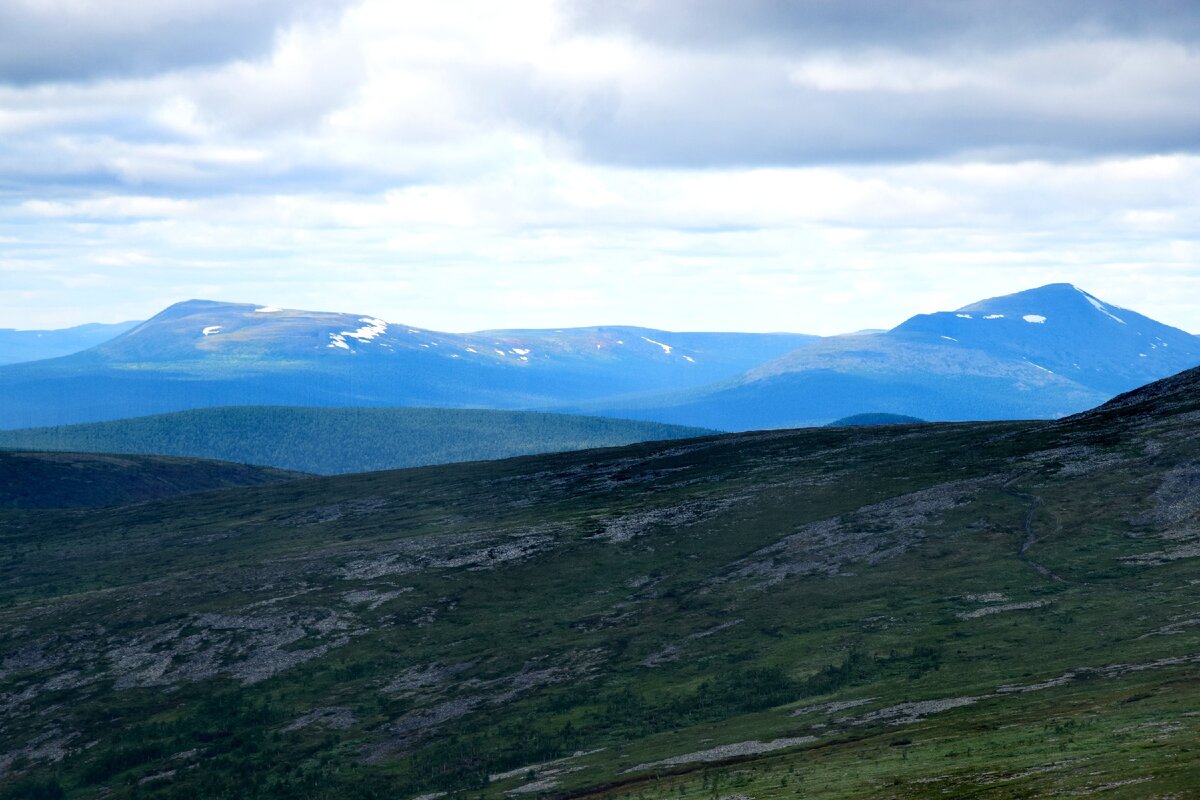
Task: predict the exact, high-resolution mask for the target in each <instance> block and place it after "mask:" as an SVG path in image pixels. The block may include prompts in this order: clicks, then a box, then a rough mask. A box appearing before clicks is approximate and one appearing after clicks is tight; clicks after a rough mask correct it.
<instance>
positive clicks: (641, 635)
mask: <svg viewBox="0 0 1200 800" xmlns="http://www.w3.org/2000/svg"><path fill="white" fill-rule="evenodd" d="M1198 421H1200V373H1198V372H1195V371H1193V372H1190V373H1187V374H1185V375H1182V376H1179V377H1178V378H1174V379H1172V380H1170V381H1166V382H1163V383H1161V384H1158V385H1155V386H1152V387H1149V388H1147V389H1146V390H1143V391H1141V392H1137V393H1135V394H1134V395H1130V396H1127V397H1125V398H1122V399H1120V400H1118V401H1116V402H1114V403H1113V404H1110V405H1109V406H1107V407H1106V408H1103V409H1100V410H1098V411H1097V412H1095V413H1093V414H1088V415H1083V416H1080V417H1077V418H1073V419H1069V420H1065V421H1061V422H991V423H970V424H967V423H952V424H928V425H914V426H882V427H868V428H817V429H809V430H801V431H775V432H763V433H753V434H736V435H728V436H718V437H709V438H704V439H696V440H684V441H678V442H665V443H655V444H640V445H631V446H628V447H624V448H619V449H614V450H602V451H582V452H576V453H565V454H556V455H551V456H531V457H524V458H518V459H511V460H507V461H497V462H487V463H472V464H459V465H449V466H440V467H429V468H422V469H415V470H404V471H397V472H380V473H371V474H367V475H350V476H340V477H335V478H319V479H310V480H305V481H296V482H291V483H285V484H281V485H278V486H264V487H251V488H246V489H236V490H230V491H225V492H215V493H209V494H204V495H192V496H186V497H181V498H175V499H171V500H164V501H158V502H153V503H148V504H143V505H138V506H130V507H125V508H120V509H112V510H107V511H103V512H90V513H88V514H77V513H69V512H62V511H11V510H10V511H3V512H0V546H2V548H3V550H2V552H3V553H4V559H3V561H0V630H4V631H6V633H5V635H4V637H2V638H0V669H2V670H3V672H2V673H0V674H2V675H3V681H4V684H3V685H4V686H5V687H6V689H5V693H4V695H3V699H4V704H3V705H2V706H0V781H3V782H5V784H4V785H5V786H6V787H11V788H10V789H9V790H8V791H9V796H25V795H28V794H29V793H30V790H31V788H38V789H39V791H41V790H44V791H60V790H61V791H62V792H64V793H66V794H67V795H69V796H71V797H106V798H110V800H112V799H115V798H133V797H137V798H172V800H174V799H175V798H179V799H182V798H196V797H238V798H249V799H250V800H254V799H255V798H272V800H275V799H276V798H318V799H320V800H333V799H334V798H336V800H355V798H376V797H408V798H411V797H416V796H419V795H426V796H432V793H438V792H448V793H450V795H449V797H450V798H454V799H455V800H457V799H458V798H472V799H473V798H478V797H480V796H482V797H485V798H489V800H501V798H508V797H513V796H523V795H529V796H535V795H538V794H540V793H544V794H547V795H550V796H556V797H557V796H589V797H596V798H600V797H610V798H611V797H614V796H616V795H618V794H619V795H622V796H624V797H630V796H634V797H645V798H647V800H666V798H675V799H676V800H678V798H684V800H700V799H701V798H712V797H714V796H716V797H718V798H722V797H726V798H727V797H738V796H744V797H753V798H759V799H760V800H765V799H766V798H785V797H795V796H802V797H807V798H828V799H829V800H832V799H833V798H837V799H838V800H842V799H844V798H876V797H881V796H885V797H894V798H913V799H914V800H915V798H927V797H974V798H1014V797H1073V796H1088V795H1092V794H1096V795H1099V796H1104V797H1117V798H1127V799H1128V798H1141V797H1163V798H1165V797H1180V798H1182V797H1191V796H1194V795H1195V787H1196V786H1197V785H1200V751H1198V750H1197V748H1196V741H1197V740H1200V717H1197V716H1196V715H1195V714H1194V713H1193V711H1194V709H1196V708H1200V677H1198V675H1200V673H1198V671H1197V667H1198V666H1200V622H1198V620H1200V589H1198V588H1197V587H1198V584H1197V573H1196V567H1197V564H1200V560H1198V559H1200V494H1198V493H1197V492H1196V491H1195V487H1196V485H1197V484H1198V482H1200V466H1198V465H1200V424H1198ZM4 791H5V790H3V789H0V796H3V792H4ZM19 792H24V793H25V795H22V794H19ZM514 793H515V794H514Z"/></svg>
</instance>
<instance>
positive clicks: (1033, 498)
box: [1003, 475, 1067, 583]
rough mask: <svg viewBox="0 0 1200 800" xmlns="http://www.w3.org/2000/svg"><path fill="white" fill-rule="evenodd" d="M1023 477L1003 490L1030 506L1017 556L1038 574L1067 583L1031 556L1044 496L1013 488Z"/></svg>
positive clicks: (1026, 511)
mask: <svg viewBox="0 0 1200 800" xmlns="http://www.w3.org/2000/svg"><path fill="white" fill-rule="evenodd" d="M1023 477H1025V476H1024V475H1018V476H1016V477H1015V478H1013V479H1012V480H1010V481H1008V482H1007V483H1005V484H1004V487H1003V492H1004V493H1005V494H1007V495H1008V496H1009V497H1015V498H1017V499H1018V500H1020V501H1022V502H1024V503H1026V504H1028V507H1027V508H1026V509H1025V519H1024V521H1023V523H1022V524H1023V527H1024V530H1025V540H1024V541H1023V542H1021V549H1020V550H1018V551H1017V558H1019V559H1021V560H1022V561H1024V562H1025V563H1026V564H1028V565H1029V566H1031V567H1033V568H1034V569H1035V570H1037V572H1038V574H1040V575H1043V576H1045V577H1047V578H1049V579H1050V580H1052V581H1057V582H1058V583H1066V582H1067V580H1066V578H1064V577H1062V576H1061V575H1059V574H1058V573H1056V572H1055V571H1054V570H1052V569H1050V568H1049V567H1047V566H1044V565H1042V564H1039V563H1038V562H1036V561H1034V560H1033V559H1032V558H1030V557H1029V548H1031V547H1033V545H1034V543H1035V542H1037V533H1036V532H1035V531H1034V527H1033V520H1034V518H1035V517H1036V516H1037V512H1038V509H1039V508H1041V505H1042V498H1040V497H1038V496H1037V495H1036V494H1029V493H1028V492H1018V491H1017V490H1016V489H1013V488H1011V487H1012V485H1013V484H1014V483H1016V482H1017V481H1018V480H1020V479H1021V478H1023Z"/></svg>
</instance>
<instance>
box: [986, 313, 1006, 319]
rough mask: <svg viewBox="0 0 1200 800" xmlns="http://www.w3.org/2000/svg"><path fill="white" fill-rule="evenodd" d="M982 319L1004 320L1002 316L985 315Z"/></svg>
mask: <svg viewBox="0 0 1200 800" xmlns="http://www.w3.org/2000/svg"><path fill="white" fill-rule="evenodd" d="M984 319H1004V315H1003V314H987V315H986V316H984Z"/></svg>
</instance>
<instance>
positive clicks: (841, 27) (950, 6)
mask: <svg viewBox="0 0 1200 800" xmlns="http://www.w3.org/2000/svg"><path fill="white" fill-rule="evenodd" d="M563 8H564V9H565V10H566V12H567V17H568V19H569V21H570V24H571V26H572V30H574V31H575V32H576V33H582V34H585V35H587V34H620V35H624V36H626V37H631V38H633V39H636V40H638V41H640V42H641V43H642V44H643V45H644V47H643V48H642V49H641V50H640V51H639V52H649V53H651V54H655V55H653V56H651V57H650V58H648V59H647V60H646V64H647V66H646V71H647V73H649V74H652V79H647V80H645V81H639V80H636V79H635V80H632V81H624V82H621V83H616V82H614V83H613V84H612V85H610V86H607V87H603V88H597V89H594V91H592V94H591V102H582V103H581V102H579V101H578V99H576V102H575V104H574V106H573V107H574V108H576V109H579V108H584V109H586V110H587V112H588V113H585V114H581V113H578V112H577V113H575V114H573V115H572V116H571V118H569V119H566V118H563V119H559V118H555V117H553V116H551V118H550V119H551V120H552V122H551V124H552V125H556V126H557V127H558V129H559V132H560V134H561V135H562V136H563V138H564V139H566V140H567V141H569V142H571V143H572V144H574V146H576V147H577V148H578V151H579V152H580V153H581V154H582V155H583V156H584V157H586V158H590V159H593V160H597V161H602V162H611V163H623V164H634V165H659V166H679V167H705V166H711V167H725V166H753V165H799V164H804V165H810V164H821V163H846V162H868V163H869V162H880V161H890V162H904V161H916V160H925V159H939V158H956V157H972V158H984V159H992V160H1007V159H1020V158H1048V159H1075V158H1090V157H1096V156H1107V155H1136V154H1144V153H1161V152H1179V151H1187V152H1196V151H1198V150H1200V103H1197V101H1196V99H1197V98H1198V97H1200V70H1198V69H1197V68H1196V64H1197V60H1196V58H1197V53H1198V52H1200V51H1198V44H1200V4H1198V3H1195V2H1187V1H1185V0H1146V1H1145V2H1138V3H1130V2H1127V0H1067V1H1065V2H1053V3H1047V2H1044V0H1011V2H1005V3H996V2H990V1H988V2H985V1H984V0H956V1H955V2H934V1H933V0H907V2H893V1H892V0H864V1H860V2H844V1H842V2H839V1H838V0H807V1H803V0H741V1H740V2H720V1H718V0H657V1H655V0H603V1H601V0H596V2H592V1H591V0H587V1H581V2H568V3H566V4H565V5H564V6H563ZM814 59H815V60H817V61H819V60H821V59H825V60H826V62H827V63H826V66H827V67H829V71H830V72H831V73H834V77H835V80H833V82H832V84H831V85H820V82H819V81H817V82H816V83H813V82H812V81H806V80H805V79H803V77H801V78H800V79H797V78H796V76H795V75H794V74H793V70H794V69H795V68H796V67H797V65H803V64H805V63H808V62H811V61H813V60H814ZM829 65H832V66H829ZM893 67H894V69H895V77H896V79H897V80H898V81H900V82H902V79H903V78H904V75H905V72H904V71H905V69H916V70H917V71H918V72H921V71H924V72H925V73H926V74H925V75H924V77H925V78H930V77H932V79H930V80H923V79H921V78H922V76H921V75H918V80H916V81H915V82H914V85H911V86H889V78H890V77H892V76H891V75H890V73H889V70H891V69H892V68H893ZM864 68H865V69H867V70H868V71H870V70H874V74H873V75H871V76H869V77H868V79H867V80H865V82H864V83H863V85H857V86H856V85H839V84H838V80H837V78H838V73H839V72H840V75H841V79H846V78H847V75H848V76H849V78H848V80H849V81H850V83H851V84H852V83H853V82H854V71H855V70H861V69H864ZM939 73H943V74H939ZM942 78H946V80H941V79H942Z"/></svg>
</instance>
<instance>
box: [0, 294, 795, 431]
mask: <svg viewBox="0 0 1200 800" xmlns="http://www.w3.org/2000/svg"><path fill="white" fill-rule="evenodd" d="M816 340H817V337H814V336H807V335H803V334H740V333H673V332H668V331H660V330H653V329H648V328H635V327H615V326H614V327H591V328H568V329H558V330H497V331H485V332H480V333H469V334H454V333H443V332H439V331H432V330H426V329H422V328H415V327H411V326H407V325H397V324H391V323H388V322H386V321H384V320H382V319H379V318H376V317H373V316H369V315H361V314H339V313H329V312H316V311H302V310H295V309H279V308H274V307H270V306H258V305H252V304H240V303H221V302H214V301H208V300H190V301H187V302H183V303H178V304H176V305H173V306H171V307H170V308H167V309H166V310H164V311H163V312H161V313H159V314H158V315H156V316H155V317H153V318H152V319H150V320H147V321H146V322H144V323H141V324H140V325H138V326H136V327H134V328H133V329H131V330H129V331H127V332H125V333H123V334H121V335H119V336H117V337H116V338H114V339H112V340H110V341H107V342H104V343H103V344H100V345H97V346H95V347H92V348H90V349H88V350H85V351H83V352H80V353H76V354H73V355H69V356H65V357H62V358H56V359H50V360H45V361H37V362H31V363H24V364H13V365H8V366H4V367H0V427H3V428H16V427H31V426H40V425H54V424H65V423H73V422H88V421H98V420H107V419H117V418H123V417H131V416H139V415H145V414H153V413H163V412H169V411H180V410H186V409H192V408H205V407H213V406H227V405H309V406H441V407H454V408H461V407H483V408H507V409H516V408H542V407H547V406H554V405H563V404H568V403H579V402H586V401H591V400H594V399H595V398H597V397H608V398H615V397H619V396H626V395H644V394H648V393H649V394H654V393H661V392H663V391H666V390H675V389H678V388H680V387H684V388H687V387H699V386H703V385H707V384H710V383H712V382H714V381H719V380H723V379H725V378H728V377H730V376H733V375H737V374H739V373H741V372H743V371H745V370H747V369H749V368H750V367H752V366H754V365H756V364H759V363H762V362H763V361H767V360H770V359H773V358H776V357H778V356H780V355H782V354H784V353H787V352H790V351H793V350H794V349H796V348H797V347H800V346H802V345H805V344H808V343H811V342H813V341H816Z"/></svg>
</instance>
